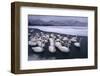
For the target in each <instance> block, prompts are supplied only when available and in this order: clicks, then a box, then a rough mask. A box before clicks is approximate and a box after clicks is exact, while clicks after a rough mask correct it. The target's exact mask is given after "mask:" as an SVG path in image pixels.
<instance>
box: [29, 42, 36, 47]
mask: <svg viewBox="0 0 100 76" xmlns="http://www.w3.org/2000/svg"><path fill="white" fill-rule="evenodd" d="M28 44H29V45H31V46H36V45H37V42H36V41H28Z"/></svg>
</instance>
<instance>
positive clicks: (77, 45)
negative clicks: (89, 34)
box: [74, 39, 81, 47]
mask: <svg viewBox="0 0 100 76" xmlns="http://www.w3.org/2000/svg"><path fill="white" fill-rule="evenodd" d="M80 43H81V39H80V40H79V42H75V43H74V46H76V47H80Z"/></svg>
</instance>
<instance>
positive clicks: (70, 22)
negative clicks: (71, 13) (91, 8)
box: [28, 19, 88, 26]
mask: <svg viewBox="0 0 100 76" xmlns="http://www.w3.org/2000/svg"><path fill="white" fill-rule="evenodd" d="M28 24H29V25H33V26H34V25H36V26H87V25H88V24H87V23H85V22H80V21H77V20H65V21H54V20H51V21H43V20H41V19H37V20H29V22H28Z"/></svg>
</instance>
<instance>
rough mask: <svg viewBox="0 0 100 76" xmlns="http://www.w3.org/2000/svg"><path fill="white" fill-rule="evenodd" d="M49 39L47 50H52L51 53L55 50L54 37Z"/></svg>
mask: <svg viewBox="0 0 100 76" xmlns="http://www.w3.org/2000/svg"><path fill="white" fill-rule="evenodd" d="M49 41H50V46H49V52H52V53H54V52H56V48H55V43H54V39H53V38H49Z"/></svg>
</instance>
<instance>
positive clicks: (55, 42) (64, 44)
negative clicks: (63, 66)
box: [28, 32, 81, 53]
mask: <svg viewBox="0 0 100 76" xmlns="http://www.w3.org/2000/svg"><path fill="white" fill-rule="evenodd" d="M78 39H79V38H78V37H77V36H73V37H70V38H69V37H68V36H62V35H60V34H53V33H43V32H40V33H35V35H31V36H30V39H29V41H28V44H29V45H30V46H32V50H33V51H34V52H38V53H40V52H43V51H44V47H45V46H47V45H46V43H49V46H48V50H47V51H49V52H51V53H55V52H56V51H57V49H56V48H58V49H59V50H60V51H61V52H65V53H68V52H70V48H69V47H70V46H71V44H72V43H73V45H74V46H75V47H77V48H80V40H81V39H80V40H78Z"/></svg>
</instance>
